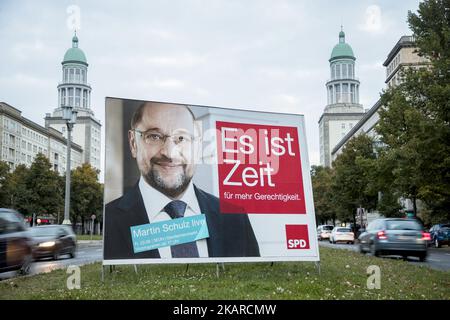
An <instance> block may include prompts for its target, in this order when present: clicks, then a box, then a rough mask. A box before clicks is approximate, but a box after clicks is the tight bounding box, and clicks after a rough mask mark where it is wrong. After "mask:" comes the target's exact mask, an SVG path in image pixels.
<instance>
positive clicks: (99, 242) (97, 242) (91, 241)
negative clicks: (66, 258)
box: [77, 240, 103, 244]
mask: <svg viewBox="0 0 450 320" xmlns="http://www.w3.org/2000/svg"><path fill="white" fill-rule="evenodd" d="M77 243H78V244H102V243H103V240H77Z"/></svg>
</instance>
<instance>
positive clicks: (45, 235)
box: [30, 225, 77, 260]
mask: <svg viewBox="0 0 450 320" xmlns="http://www.w3.org/2000/svg"><path fill="white" fill-rule="evenodd" d="M30 234H31V236H32V237H33V242H34V246H33V258H34V259H41V258H48V257H52V258H53V259H54V260H58V258H59V257H60V256H61V255H64V254H68V255H70V257H71V258H74V257H75V254H76V250H77V238H76V235H75V233H74V232H73V230H72V227H71V226H67V225H45V226H37V227H32V228H30Z"/></svg>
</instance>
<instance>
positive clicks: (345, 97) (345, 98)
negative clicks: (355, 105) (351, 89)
mask: <svg viewBox="0 0 450 320" xmlns="http://www.w3.org/2000/svg"><path fill="white" fill-rule="evenodd" d="M348 95H349V94H348V83H344V84H343V85H342V97H343V99H342V100H343V102H349V98H348Z"/></svg>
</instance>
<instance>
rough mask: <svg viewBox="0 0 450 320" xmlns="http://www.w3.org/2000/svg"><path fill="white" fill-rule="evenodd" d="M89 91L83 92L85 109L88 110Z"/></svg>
mask: <svg viewBox="0 0 450 320" xmlns="http://www.w3.org/2000/svg"><path fill="white" fill-rule="evenodd" d="M87 106H88V105H87V90H83V107H85V108H87Z"/></svg>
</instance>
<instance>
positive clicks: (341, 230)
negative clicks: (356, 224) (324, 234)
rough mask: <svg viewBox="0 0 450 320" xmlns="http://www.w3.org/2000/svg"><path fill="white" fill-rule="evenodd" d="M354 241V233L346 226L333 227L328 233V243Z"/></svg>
mask: <svg viewBox="0 0 450 320" xmlns="http://www.w3.org/2000/svg"><path fill="white" fill-rule="evenodd" d="M337 242H346V243H351V244H353V243H355V234H354V233H353V232H352V229H350V228H347V227H334V228H333V230H332V231H331V234H330V243H337Z"/></svg>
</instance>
